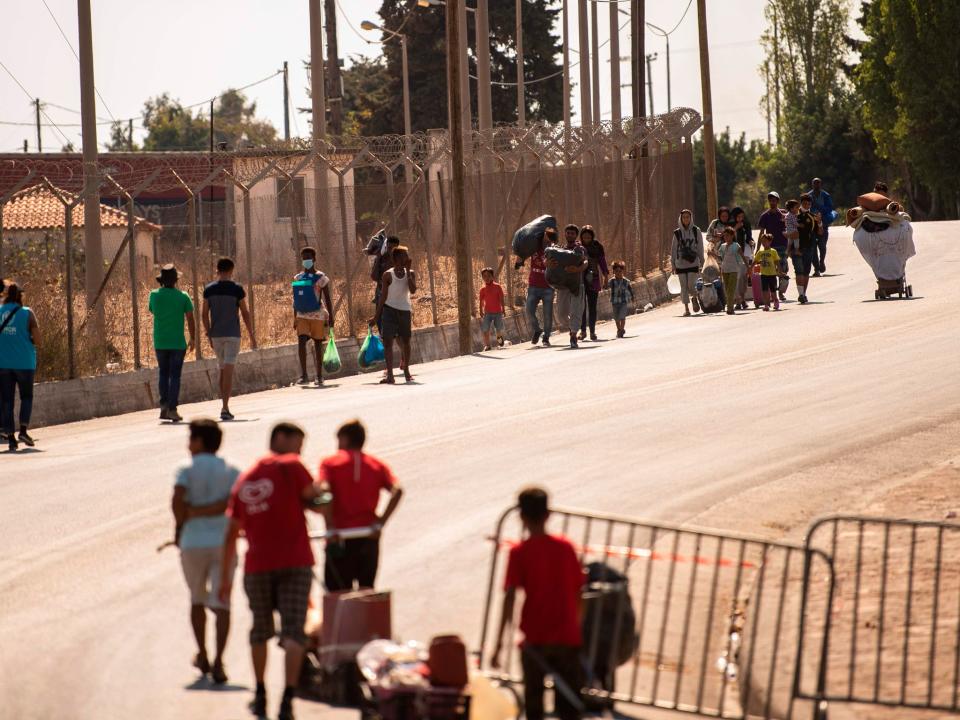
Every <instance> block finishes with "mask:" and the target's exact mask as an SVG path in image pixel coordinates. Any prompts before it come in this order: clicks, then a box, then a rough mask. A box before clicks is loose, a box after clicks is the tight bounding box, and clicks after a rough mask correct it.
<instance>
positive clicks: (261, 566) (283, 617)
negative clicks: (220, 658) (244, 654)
mask: <svg viewBox="0 0 960 720" xmlns="http://www.w3.org/2000/svg"><path fill="white" fill-rule="evenodd" d="M303 438H304V433H303V430H302V429H300V428H299V427H298V426H296V425H292V424H290V423H280V424H278V425H276V426H274V428H273V431H272V432H271V434H270V454H269V455H267V456H266V457H264V458H262V459H261V460H259V461H258V462H257V463H256V464H255V465H254V466H253V467H252V468H250V469H249V470H247V471H246V472H245V473H244V474H243V475H241V476H240V478H239V479H238V480H237V482H236V484H235V485H234V486H233V491H232V493H231V495H230V501H229V503H228V505H227V517H229V518H230V524H229V525H228V526H227V534H226V538H225V539H224V544H223V560H222V564H221V566H220V567H221V576H220V600H221V601H222V602H226V601H227V599H228V598H229V597H230V590H231V583H232V580H233V578H232V573H230V572H229V568H231V567H232V566H233V563H234V560H235V559H236V555H237V537H238V536H239V535H240V531H241V530H243V531H244V533H245V534H246V537H247V556H246V559H245V562H244V567H243V572H244V576H243V587H244V590H246V592H247V598H248V599H249V601H250V611H251V612H252V613H253V628H252V629H251V630H250V652H251V655H252V658H253V673H254V676H255V677H256V681H257V690H256V695H255V696H254V701H253V706H252V710H253V714H254V715H256V716H257V717H266V714H267V690H266V686H265V685H264V680H263V678H264V673H265V671H266V668H267V641H268V640H269V639H270V638H272V637H273V636H274V634H275V632H276V631H275V629H274V625H273V612H274V610H276V611H278V612H279V613H280V644H281V645H282V646H283V648H284V650H285V651H286V688H285V690H284V692H283V700H282V701H281V703H280V712H279V714H278V715H277V718H278V720H293V696H294V692H295V689H296V686H297V681H298V680H299V678H300V670H301V667H302V665H303V650H304V644H305V641H306V636H305V634H304V631H303V625H304V622H305V621H306V617H307V605H308V603H309V600H310V587H311V585H312V583H313V551H312V550H311V549H310V537H309V535H308V534H307V522H306V518H305V517H304V515H303V511H304V509H305V508H307V507H309V508H310V509H313V510H315V511H317V512H320V511H321V509H322V507H323V506H321V505H320V504H319V503H317V502H315V501H317V500H318V499H319V498H320V496H321V495H322V490H321V487H320V485H317V484H314V482H313V478H312V477H310V473H309V472H308V471H307V469H306V468H305V467H304V466H303V463H301V462H300V450H301V448H302V447H303Z"/></svg>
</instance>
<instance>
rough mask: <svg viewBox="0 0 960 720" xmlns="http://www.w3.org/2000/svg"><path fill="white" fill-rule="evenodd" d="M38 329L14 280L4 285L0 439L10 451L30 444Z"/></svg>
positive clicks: (0, 319)
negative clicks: (17, 424) (17, 408)
mask: <svg viewBox="0 0 960 720" xmlns="http://www.w3.org/2000/svg"><path fill="white" fill-rule="evenodd" d="M39 340H40V328H39V326H38V325H37V318H36V316H35V315H34V314H33V311H32V310H31V309H30V308H28V307H24V306H23V292H22V290H21V289H20V287H19V286H18V285H17V284H16V283H9V284H7V285H6V293H5V295H4V300H3V304H2V305H0V439H5V440H6V441H7V443H8V447H9V449H10V452H16V450H17V448H18V447H19V444H20V443H23V444H24V445H27V446H28V447H33V446H34V439H33V438H32V437H30V434H29V433H28V432H27V430H28V426H29V425H30V415H31V413H32V411H33V379H34V376H35V374H36V371H37V343H38V342H39ZM18 389H19V391H20V431H19V433H16V432H15V430H16V428H15V425H14V415H13V409H14V405H15V400H16V393H17V390H18Z"/></svg>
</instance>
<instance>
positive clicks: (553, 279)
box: [545, 245, 584, 295]
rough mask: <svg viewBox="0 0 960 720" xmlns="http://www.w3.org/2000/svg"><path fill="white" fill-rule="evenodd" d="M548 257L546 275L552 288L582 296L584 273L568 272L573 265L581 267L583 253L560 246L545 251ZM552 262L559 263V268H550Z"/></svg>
mask: <svg viewBox="0 0 960 720" xmlns="http://www.w3.org/2000/svg"><path fill="white" fill-rule="evenodd" d="M545 254H546V257H547V271H546V273H545V275H546V278H547V282H548V283H550V287H552V288H554V289H556V290H569V291H570V292H572V293H573V294H574V295H579V294H580V286H581V284H582V283H581V277H580V276H581V275H582V273H571V272H567V268H568V267H569V266H571V265H580V264H581V263H583V258H584V255H583V253H582V252H576V251H575V250H568V249H567V248H562V247H560V246H558V245H551V246H550V247H548V248H547V249H546V251H545ZM551 261H555V262H557V263H558V265H557V267H550V264H551Z"/></svg>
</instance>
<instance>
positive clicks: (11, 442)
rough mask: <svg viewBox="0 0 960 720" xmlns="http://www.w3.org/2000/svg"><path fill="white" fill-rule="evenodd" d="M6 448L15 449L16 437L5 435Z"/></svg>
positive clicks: (12, 450) (11, 450) (13, 450)
mask: <svg viewBox="0 0 960 720" xmlns="http://www.w3.org/2000/svg"><path fill="white" fill-rule="evenodd" d="M7 449H8V450H9V451H10V452H16V451H17V439H16V438H15V437H14V436H13V435H7Z"/></svg>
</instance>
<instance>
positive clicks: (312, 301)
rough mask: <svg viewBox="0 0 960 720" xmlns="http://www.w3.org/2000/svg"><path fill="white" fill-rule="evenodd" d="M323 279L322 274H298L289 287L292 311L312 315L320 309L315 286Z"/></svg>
mask: <svg viewBox="0 0 960 720" xmlns="http://www.w3.org/2000/svg"><path fill="white" fill-rule="evenodd" d="M322 277H323V273H300V274H299V275H297V276H296V277H295V278H294V279H293V282H292V283H290V286H291V287H292V288H293V309H294V310H296V311H297V312H298V313H312V312H317V310H319V309H320V298H318V297H317V291H316V288H315V286H316V284H317V283H318V282H319V281H320V278H322Z"/></svg>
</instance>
